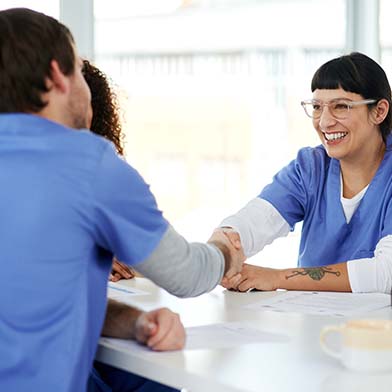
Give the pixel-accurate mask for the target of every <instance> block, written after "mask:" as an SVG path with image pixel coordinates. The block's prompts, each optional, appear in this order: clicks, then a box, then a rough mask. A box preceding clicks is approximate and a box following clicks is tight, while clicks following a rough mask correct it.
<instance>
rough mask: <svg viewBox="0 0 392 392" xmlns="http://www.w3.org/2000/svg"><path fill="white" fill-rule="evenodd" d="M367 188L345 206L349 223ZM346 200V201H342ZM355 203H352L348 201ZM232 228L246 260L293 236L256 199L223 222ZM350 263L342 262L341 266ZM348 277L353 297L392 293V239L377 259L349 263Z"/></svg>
mask: <svg viewBox="0 0 392 392" xmlns="http://www.w3.org/2000/svg"><path fill="white" fill-rule="evenodd" d="M366 189H367V188H365V189H364V190H362V191H361V192H360V193H362V192H363V194H362V195H361V196H360V199H359V201H358V200H356V198H357V196H358V195H359V194H358V195H356V196H355V198H354V199H355V201H354V202H353V203H352V204H353V205H354V206H351V208H349V209H346V208H345V205H344V204H343V200H342V205H343V209H344V214H345V216H346V220H347V222H349V221H350V219H351V217H352V215H353V214H354V212H355V210H356V208H357V207H358V205H359V202H360V201H361V199H362V197H363V195H364V194H365V192H366ZM341 199H343V198H341ZM345 200H349V202H348V203H349V204H350V200H351V201H352V200H353V199H345ZM223 226H226V227H227V226H229V227H232V228H233V229H234V230H236V231H237V232H238V233H239V235H240V238H241V244H242V247H243V249H244V253H245V255H246V256H247V257H250V256H253V255H255V254H256V253H258V252H260V251H261V250H262V249H263V248H264V246H265V245H268V244H270V243H271V242H272V241H274V240H275V239H276V238H279V237H285V236H287V234H288V233H289V232H290V226H289V224H288V223H287V222H286V221H285V219H284V218H283V217H282V215H280V213H279V212H278V210H277V209H276V208H275V207H274V206H273V205H272V204H270V203H269V202H268V201H266V200H263V199H260V198H258V197H257V198H255V199H253V200H251V201H250V202H249V203H248V204H247V205H246V206H245V207H244V208H242V209H241V210H240V211H238V212H237V213H236V214H235V215H232V216H229V217H228V218H226V219H224V220H223V221H222V223H221V224H220V227H223ZM344 261H347V260H342V262H344ZM347 270H348V277H349V282H350V286H351V290H352V292H353V293H359V292H362V293H365V292H384V293H390V292H391V288H392V235H388V236H386V237H384V238H381V239H380V241H379V242H378V244H377V246H376V249H375V251H374V257H372V258H365V259H358V260H348V261H347Z"/></svg>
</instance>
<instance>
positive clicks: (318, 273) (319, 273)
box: [286, 267, 340, 280]
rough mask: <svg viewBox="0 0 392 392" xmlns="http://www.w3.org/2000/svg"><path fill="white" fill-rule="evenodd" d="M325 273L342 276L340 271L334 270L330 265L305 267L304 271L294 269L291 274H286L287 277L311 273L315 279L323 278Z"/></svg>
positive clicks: (310, 275)
mask: <svg viewBox="0 0 392 392" xmlns="http://www.w3.org/2000/svg"><path fill="white" fill-rule="evenodd" d="M325 274H333V275H335V276H340V271H333V270H332V268H330V267H318V268H304V269H303V270H302V271H293V273H292V274H291V275H288V276H286V279H290V278H294V277H295V276H298V275H301V276H305V275H309V277H310V278H311V279H313V280H321V279H323V278H324V276H325Z"/></svg>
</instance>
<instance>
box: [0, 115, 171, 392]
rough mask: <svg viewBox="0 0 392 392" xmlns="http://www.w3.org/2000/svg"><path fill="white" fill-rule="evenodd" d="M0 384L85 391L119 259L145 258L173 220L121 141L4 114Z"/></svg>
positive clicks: (0, 138)
mask: <svg viewBox="0 0 392 392" xmlns="http://www.w3.org/2000/svg"><path fill="white" fill-rule="evenodd" d="M0 217H1V218H0V242H1V246H0V263H1V268H2V273H1V278H0V279H1V284H0V390H1V391H13V392H19V391H40V392H46V391H48V392H49V391H50V392H53V391H56V392H60V391H67V392H78V391H85V389H86V383H87V378H88V373H89V371H90V369H91V364H92V360H93V358H94V355H95V350H96V346H97V341H98V338H99V335H100V331H101V328H102V323H103V319H104V313H105V306H106V285H107V279H108V274H109V271H110V267H111V261H112V256H113V255H116V256H117V257H118V258H119V259H120V260H122V261H124V262H126V263H128V264H135V263H138V262H141V261H143V260H144V259H146V258H147V257H148V256H149V255H150V254H151V253H152V252H153V250H154V249H155V247H156V246H157V245H158V243H159V241H160V240H161V238H162V236H163V234H164V232H165V231H166V229H167V225H168V224H167V221H166V220H165V219H164V218H163V217H162V214H161V212H160V211H159V210H158V208H157V205H156V202H155V199H154V197H153V195H152V194H151V192H150V190H149V188H148V186H147V185H146V184H145V182H144V181H143V179H142V178H141V177H140V175H139V174H138V173H137V172H136V171H135V170H134V169H132V168H131V167H130V166H129V165H128V164H127V163H126V162H125V161H123V160H122V159H120V158H119V157H118V156H117V154H116V153H115V151H114V148H113V146H112V145H111V144H110V143H109V142H107V141H106V140H104V139H103V138H101V137H98V136H95V135H93V134H92V133H91V132H89V131H75V130H71V129H68V128H65V127H62V126H60V125H59V124H56V123H53V122H50V121H48V120H45V119H43V118H40V117H38V116H33V115H26V114H3V115H0Z"/></svg>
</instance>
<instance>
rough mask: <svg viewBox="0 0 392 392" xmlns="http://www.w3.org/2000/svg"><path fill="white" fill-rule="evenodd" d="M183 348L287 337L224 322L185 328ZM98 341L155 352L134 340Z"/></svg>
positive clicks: (240, 324)
mask: <svg viewBox="0 0 392 392" xmlns="http://www.w3.org/2000/svg"><path fill="white" fill-rule="evenodd" d="M185 331H186V344H185V350H199V349H214V348H229V347H235V346H241V345H244V344H251V343H271V342H274V343H276V342H287V341H288V340H289V338H288V337H287V336H285V335H280V334H276V333H271V332H264V331H260V330H258V329H255V328H251V327H249V326H248V325H246V324H244V323H240V322H238V323H234V322H233V323H224V324H212V325H202V326H198V327H190V328H186V329H185ZM100 342H101V343H102V344H104V345H108V346H111V347H113V348H116V349H120V350H126V351H129V350H132V352H133V353H134V354H141V355H145V354H157V352H154V351H152V350H151V349H149V348H148V347H146V346H143V345H141V344H139V343H137V342H135V341H134V340H126V339H114V338H101V339H100Z"/></svg>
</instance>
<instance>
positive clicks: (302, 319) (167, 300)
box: [96, 278, 392, 392]
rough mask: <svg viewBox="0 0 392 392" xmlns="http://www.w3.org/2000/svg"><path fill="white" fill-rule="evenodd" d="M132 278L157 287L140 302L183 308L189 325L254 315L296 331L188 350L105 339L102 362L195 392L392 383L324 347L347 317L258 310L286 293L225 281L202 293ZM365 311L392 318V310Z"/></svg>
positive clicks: (259, 324)
mask: <svg viewBox="0 0 392 392" xmlns="http://www.w3.org/2000/svg"><path fill="white" fill-rule="evenodd" d="M125 284H127V285H129V286H130V287H135V288H139V289H141V290H144V291H147V292H149V293H150V294H149V295H143V296H135V297H133V299H132V301H133V302H134V305H136V306H138V307H140V308H142V309H144V310H152V309H155V308H157V307H162V306H166V307H169V308H170V309H172V310H173V311H176V312H178V313H180V315H181V319H182V321H183V323H184V325H185V327H190V326H196V325H204V324H214V323H221V322H228V321H244V320H246V321H251V323H252V326H253V327H255V328H258V329H260V330H262V331H266V332H274V333H279V334H284V335H288V336H289V337H290V339H289V340H288V341H287V342H284V343H282V342H279V343H277V342H275V343H257V344H250V345H243V346H239V347H236V348H230V349H203V350H185V351H177V352H166V353H160V354H157V355H152V356H145V357H140V355H138V354H135V353H133V352H131V351H127V350H122V349H118V348H113V347H112V346H110V345H109V344H106V343H101V344H100V345H99V348H98V352H97V356H96V358H97V359H98V360H99V361H101V362H104V363H107V364H110V365H112V366H115V367H118V368H121V369H124V370H127V371H130V372H132V373H136V374H139V375H141V376H144V377H147V378H150V379H153V380H155V381H159V382H162V383H164V384H166V385H170V386H173V387H177V388H179V389H181V388H184V389H186V391H188V392H209V391H213V392H239V391H252V392H260V391H268V392H274V391H279V392H285V391H298V392H307V391H312V392H314V391H322V392H337V391H344V392H351V391H352V392H362V391H372V392H384V391H385V392H387V391H388V392H390V391H391V390H392V372H391V373H381V374H375V375H371V374H359V373H354V372H350V371H348V370H345V369H344V368H343V367H342V366H341V365H340V364H339V363H338V362H337V361H335V360H334V359H332V358H330V357H328V356H327V355H326V354H324V353H323V352H322V350H321V348H320V345H319V334H320V330H321V328H322V327H323V326H325V325H328V324H339V323H342V322H344V318H338V317H336V318H335V317H328V316H322V317H321V316H311V315H303V314H296V313H278V312H272V311H251V310H247V309H244V308H242V307H241V306H242V305H244V304H247V303H250V302H254V301H255V300H256V299H257V298H260V297H266V296H271V295H279V294H280V293H279V292H278V293H271V292H265V293H262V292H251V293H247V294H242V293H235V292H229V291H227V290H224V289H223V288H221V287H219V288H216V289H215V290H214V291H212V292H211V293H209V294H205V295H203V296H200V297H198V298H191V299H179V298H176V297H174V296H172V295H170V294H168V293H167V292H165V291H164V290H162V289H160V288H158V287H157V286H155V285H154V284H152V283H151V282H150V281H148V280H147V279H143V278H136V279H132V280H129V281H126V283H125ZM363 316H364V317H366V318H385V319H392V309H390V308H386V309H382V310H379V311H375V312H371V313H367V314H366V315H363Z"/></svg>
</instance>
